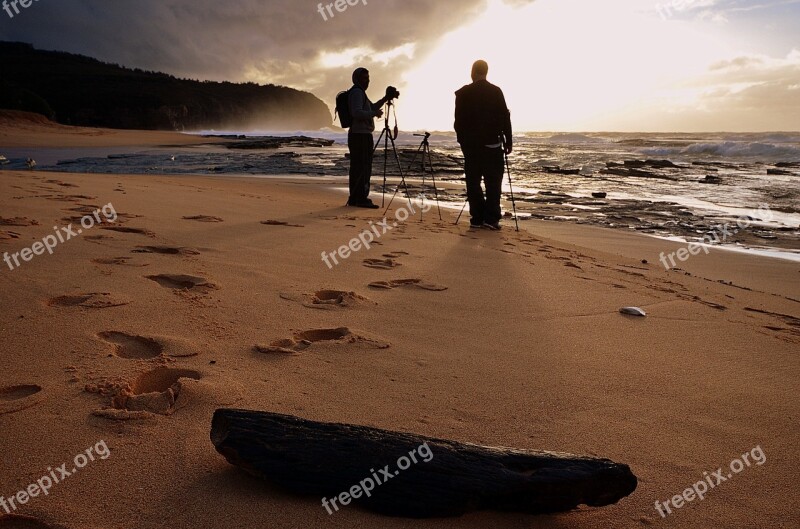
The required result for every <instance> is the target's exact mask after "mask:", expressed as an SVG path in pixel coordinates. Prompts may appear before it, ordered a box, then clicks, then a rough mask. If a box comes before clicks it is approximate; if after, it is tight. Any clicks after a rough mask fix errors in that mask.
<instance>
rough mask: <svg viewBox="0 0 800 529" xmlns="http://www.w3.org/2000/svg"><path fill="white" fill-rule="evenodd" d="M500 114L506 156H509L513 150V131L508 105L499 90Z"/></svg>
mask: <svg viewBox="0 0 800 529" xmlns="http://www.w3.org/2000/svg"><path fill="white" fill-rule="evenodd" d="M500 112H501V114H502V115H501V119H502V123H503V127H502V131H503V139H504V143H505V146H506V154H511V151H512V150H513V149H514V138H513V136H512V133H513V131H512V130H511V111H510V110H508V105H507V104H506V97H505V96H504V95H503V91H502V90H500Z"/></svg>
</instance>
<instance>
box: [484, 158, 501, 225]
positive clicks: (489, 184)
mask: <svg viewBox="0 0 800 529" xmlns="http://www.w3.org/2000/svg"><path fill="white" fill-rule="evenodd" d="M482 158H483V175H484V176H483V177H484V180H485V181H486V215H485V216H486V218H485V219H484V220H485V221H486V222H488V223H489V224H494V223H496V222H500V218H501V217H502V216H503V213H502V211H501V210H500V196H501V194H502V190H503V175H504V174H505V159H504V158H503V150H502V149H488V148H485V149H484V151H483V156H482Z"/></svg>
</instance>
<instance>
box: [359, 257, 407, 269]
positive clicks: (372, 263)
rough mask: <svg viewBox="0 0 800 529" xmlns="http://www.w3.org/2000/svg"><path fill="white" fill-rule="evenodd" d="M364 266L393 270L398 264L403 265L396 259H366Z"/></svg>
mask: <svg viewBox="0 0 800 529" xmlns="http://www.w3.org/2000/svg"><path fill="white" fill-rule="evenodd" d="M364 266H366V267H367V268H377V269H378V270H391V269H392V268H397V267H398V266H403V265H401V264H400V263H398V262H396V261H395V260H394V259H391V258H388V259H364Z"/></svg>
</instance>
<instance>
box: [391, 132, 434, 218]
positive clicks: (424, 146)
mask: <svg viewBox="0 0 800 529" xmlns="http://www.w3.org/2000/svg"><path fill="white" fill-rule="evenodd" d="M414 136H417V137H419V138H422V142H420V144H419V148H418V149H417V152H416V153H414V157H413V158H412V159H411V163H410V164H408V170H407V171H406V173H408V174H411V169H412V168H413V167H414V162H416V161H417V158H418V157H419V155H420V154H422V160H421V163H422V188H423V191H424V189H425V177H426V174H427V172H428V171H429V170H430V176H431V182H432V183H433V194H434V196H435V197H436V208H437V210H438V211H439V220H442V208H441V206H440V205H439V191H438V189H437V188H436V173H435V172H434V171H433V157H432V156H431V144H430V142H429V141H428V139H429V138H430V137H431V133H430V132H425V133H424V134H414ZM426 161H427V162H428V165H427V166H426V165H425V162H426ZM398 190H399V188H398V189H397V190H395V192H394V195H392V200H390V201H389V206H391V205H392V202H394V197H395V196H397V191H398ZM406 193H408V187H406ZM421 196H422V204H423V209H424V205H425V194H424V192H423V193H422V194H421ZM387 209H388V208H387Z"/></svg>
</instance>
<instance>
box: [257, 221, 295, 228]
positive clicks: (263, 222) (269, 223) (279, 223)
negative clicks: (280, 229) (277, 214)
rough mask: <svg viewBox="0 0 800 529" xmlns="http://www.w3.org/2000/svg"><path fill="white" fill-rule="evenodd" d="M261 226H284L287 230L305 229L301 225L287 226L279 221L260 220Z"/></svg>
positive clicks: (286, 223) (287, 224)
mask: <svg viewBox="0 0 800 529" xmlns="http://www.w3.org/2000/svg"><path fill="white" fill-rule="evenodd" d="M261 224H264V225H265V226H286V227H289V228H305V226H303V225H302V224H289V223H288V222H283V221H280V220H262V221H261Z"/></svg>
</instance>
